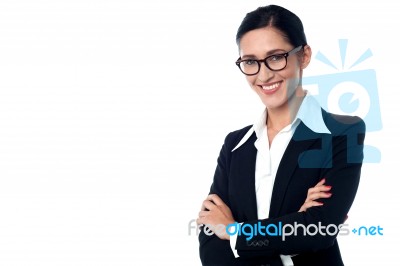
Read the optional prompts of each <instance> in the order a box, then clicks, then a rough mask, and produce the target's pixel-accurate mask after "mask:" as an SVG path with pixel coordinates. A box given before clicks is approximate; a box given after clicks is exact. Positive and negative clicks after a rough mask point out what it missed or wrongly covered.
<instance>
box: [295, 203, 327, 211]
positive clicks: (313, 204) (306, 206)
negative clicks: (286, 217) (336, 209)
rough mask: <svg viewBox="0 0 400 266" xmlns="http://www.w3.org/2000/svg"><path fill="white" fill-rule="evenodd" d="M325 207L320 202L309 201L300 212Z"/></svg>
mask: <svg viewBox="0 0 400 266" xmlns="http://www.w3.org/2000/svg"><path fill="white" fill-rule="evenodd" d="M322 205H324V204H323V203H322V202H319V201H309V202H306V203H304V204H303V206H301V208H300V210H299V211H300V212H302V211H305V210H307V209H308V208H311V207H314V206H322Z"/></svg>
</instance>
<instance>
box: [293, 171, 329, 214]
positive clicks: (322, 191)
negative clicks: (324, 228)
mask: <svg viewBox="0 0 400 266" xmlns="http://www.w3.org/2000/svg"><path fill="white" fill-rule="evenodd" d="M324 184H325V178H323V179H322V180H321V181H319V182H318V184H316V185H315V187H312V188H310V189H308V193H307V198H306V200H305V202H304V204H303V206H301V208H300V210H299V212H305V211H306V210H307V209H308V208H311V207H314V206H322V205H324V204H323V203H322V202H319V201H317V199H321V198H329V197H330V196H332V193H330V192H327V191H330V190H331V188H332V187H331V186H325V185H324Z"/></svg>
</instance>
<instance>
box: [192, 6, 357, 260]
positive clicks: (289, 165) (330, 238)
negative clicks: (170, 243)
mask: <svg viewBox="0 0 400 266" xmlns="http://www.w3.org/2000/svg"><path fill="white" fill-rule="evenodd" d="M236 41H237V44H238V47H239V54H240V57H239V59H238V60H237V61H236V64H237V66H238V67H239V69H240V71H241V72H242V73H243V74H244V75H245V78H246V79H247V81H248V83H249V85H250V87H251V88H252V90H254V91H255V92H256V93H257V94H258V96H259V97H260V99H261V101H262V102H263V104H264V105H265V107H266V108H265V111H264V113H263V114H262V115H261V117H260V118H259V119H258V120H257V121H256V122H255V123H254V124H253V125H251V126H247V127H245V128H243V129H240V130H237V131H234V132H231V133H230V134H228V135H227V137H226V139H225V142H224V145H223V146H222V149H221V152H220V155H219V158H218V165H217V168H216V171H215V175H214V180H213V184H212V186H211V190H210V194H209V196H208V197H207V198H206V200H205V201H204V202H203V205H202V208H201V211H200V213H199V217H198V219H197V223H198V224H199V225H206V226H202V231H201V233H200V235H199V241H200V258H201V261H202V263H203V265H296V266H297V265H306V266H312V265H318V266H329V265H335V266H336V265H343V261H342V259H341V255H340V251H339V246H338V242H337V240H336V237H337V235H338V234H339V229H340V227H341V224H343V223H344V221H345V219H346V217H347V213H348V211H349V210H350V207H351V205H352V203H353V200H354V198H355V195H356V192H357V187H358V183H359V178H360V172H361V165H362V159H363V141H364V135H365V125H364V122H363V121H362V120H361V119H360V118H358V117H350V116H339V115H335V114H331V113H328V112H326V111H325V110H323V109H322V108H321V107H320V106H319V105H318V103H317V101H316V100H315V99H314V98H313V97H312V96H311V95H309V94H308V93H307V92H306V91H305V90H303V88H302V85H301V79H302V74H303V69H305V68H306V67H307V65H308V64H309V62H310V59H311V48H310V46H309V45H308V44H307V41H306V37H305V34H304V30H303V25H302V23H301V21H300V19H299V18H298V17H297V16H296V15H295V14H293V13H292V12H290V11H289V10H286V9H284V8H282V7H279V6H275V5H270V6H266V7H260V8H258V9H256V10H254V11H253V12H250V13H248V14H247V15H246V17H245V18H244V20H243V21H242V23H241V25H240V27H239V29H238V32H237V36H236ZM239 224H240V226H239ZM221 225H223V228H226V230H217V229H218V226H221ZM295 228H296V231H294V229H295ZM214 232H215V234H214Z"/></svg>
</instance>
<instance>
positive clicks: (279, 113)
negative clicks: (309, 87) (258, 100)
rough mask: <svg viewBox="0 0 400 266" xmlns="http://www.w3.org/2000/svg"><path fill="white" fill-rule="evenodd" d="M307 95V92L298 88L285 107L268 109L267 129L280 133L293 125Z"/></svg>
mask: <svg viewBox="0 0 400 266" xmlns="http://www.w3.org/2000/svg"><path fill="white" fill-rule="evenodd" d="M305 95H306V93H305V91H303V89H302V88H298V89H297V90H296V92H295V93H294V94H293V95H292V97H291V98H290V99H288V101H287V102H286V103H285V104H284V105H282V106H279V107H277V108H271V109H268V119H267V127H268V128H269V129H273V130H275V131H280V130H281V129H282V128H284V127H286V126H287V125H289V124H290V123H292V122H293V120H294V118H295V117H296V114H297V111H298V110H299V108H300V105H301V103H302V101H303V99H304V96H305Z"/></svg>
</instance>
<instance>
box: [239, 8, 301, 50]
mask: <svg viewBox="0 0 400 266" xmlns="http://www.w3.org/2000/svg"><path fill="white" fill-rule="evenodd" d="M267 26H270V27H274V28H276V29H278V30H279V31H281V32H282V34H284V37H286V39H287V40H288V41H289V43H290V44H292V45H293V46H294V47H297V46H300V45H306V44H307V39H306V35H305V33H304V28H303V23H301V20H300V18H299V17H298V16H296V15H295V14H294V13H292V12H291V11H289V10H287V9H285V8H283V7H280V6H276V5H269V6H264V7H259V8H257V9H256V10H254V11H252V12H250V13H247V15H246V17H245V18H244V19H243V21H242V23H241V24H240V26H239V29H238V31H237V34H236V43H237V45H239V43H240V40H241V38H242V37H243V35H244V34H246V33H247V32H249V31H251V30H255V29H260V28H264V27H267Z"/></svg>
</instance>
